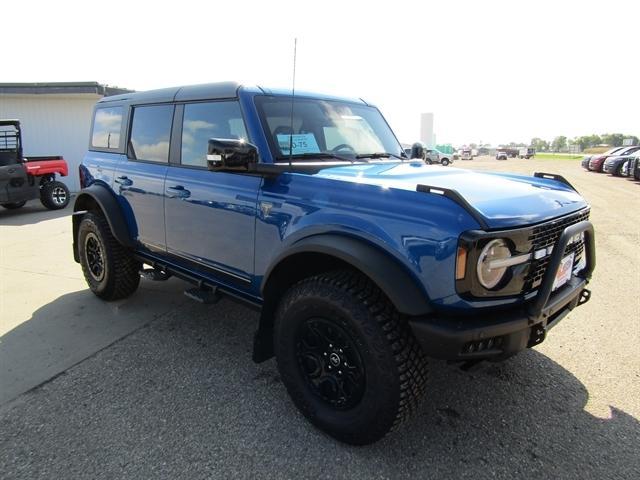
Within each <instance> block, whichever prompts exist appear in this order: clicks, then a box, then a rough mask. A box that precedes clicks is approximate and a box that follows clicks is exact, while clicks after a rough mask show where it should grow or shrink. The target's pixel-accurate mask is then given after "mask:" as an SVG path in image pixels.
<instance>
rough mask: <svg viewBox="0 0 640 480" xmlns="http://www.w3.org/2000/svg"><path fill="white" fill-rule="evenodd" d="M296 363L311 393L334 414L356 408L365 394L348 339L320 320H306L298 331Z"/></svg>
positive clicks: (358, 364)
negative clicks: (331, 408)
mask: <svg viewBox="0 0 640 480" xmlns="http://www.w3.org/2000/svg"><path fill="white" fill-rule="evenodd" d="M295 349H296V359H297V361H298V366H299V368H300V372H301V374H302V376H303V378H304V379H305V381H306V383H307V386H308V387H309V389H310V390H311V392H312V393H313V394H314V395H315V396H316V397H318V398H320V399H321V400H323V401H324V402H325V403H327V404H328V405H330V406H331V407H333V408H335V409H337V410H349V409H351V408H353V407H354V406H356V405H357V404H358V403H359V402H360V400H361V399H362V396H363V395H364V390H365V370H364V364H363V362H362V358H361V356H360V353H359V352H358V349H357V347H356V344H355V342H354V341H353V339H352V338H351V336H350V335H349V334H348V333H347V332H346V331H345V330H344V329H343V328H342V327H339V326H338V325H336V324H335V323H333V322H331V321H329V320H327V319H324V318H310V319H308V320H306V321H305V322H304V323H303V324H302V325H301V326H300V328H299V330H298V332H297V337H296V345H295Z"/></svg>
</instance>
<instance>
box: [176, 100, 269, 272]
mask: <svg viewBox="0 0 640 480" xmlns="http://www.w3.org/2000/svg"><path fill="white" fill-rule="evenodd" d="M177 108H178V109H180V110H178V111H177V112H176V124H177V125H176V128H178V129H179V130H178V131H177V132H176V134H175V135H174V139H175V138H178V139H179V140H178V141H179V142H180V148H172V152H174V155H175V158H172V159H171V165H170V166H169V170H168V172H167V177H166V182H165V195H166V199H165V222H166V232H167V251H168V252H169V253H170V254H172V255H173V256H174V257H176V259H177V260H178V261H180V262H183V263H187V264H190V267H191V268H199V269H201V270H203V271H205V272H207V273H209V274H211V275H212V276H214V277H217V278H218V279H219V280H221V281H223V282H225V283H238V282H239V283H240V284H248V283H249V282H250V281H251V276H252V274H253V254H254V252H253V250H254V230H255V220H256V202H257V196H258V189H259V187H260V183H261V181H262V179H261V178H260V177H258V176H252V175H243V174H240V173H227V172H211V171H209V170H207V159H206V155H207V147H208V140H209V139H210V138H245V139H246V138H247V133H246V130H245V126H244V122H243V120H242V114H241V112H240V107H239V105H238V102H237V101H217V102H201V103H190V104H185V105H179V106H178V107H177Z"/></svg>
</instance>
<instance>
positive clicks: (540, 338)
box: [527, 325, 547, 348]
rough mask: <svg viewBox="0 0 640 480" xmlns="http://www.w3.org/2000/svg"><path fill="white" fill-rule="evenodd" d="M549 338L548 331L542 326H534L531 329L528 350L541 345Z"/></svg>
mask: <svg viewBox="0 0 640 480" xmlns="http://www.w3.org/2000/svg"><path fill="white" fill-rule="evenodd" d="M546 336H547V329H546V328H544V327H543V326H542V325H534V326H533V328H532V329H531V336H530V337H529V343H527V348H531V347H535V346H536V345H540V344H541V343H542V342H544V339H545V338H546Z"/></svg>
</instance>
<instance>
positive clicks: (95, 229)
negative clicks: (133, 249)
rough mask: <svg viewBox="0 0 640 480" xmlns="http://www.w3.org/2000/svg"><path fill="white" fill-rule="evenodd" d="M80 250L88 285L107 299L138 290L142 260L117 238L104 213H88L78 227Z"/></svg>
mask: <svg viewBox="0 0 640 480" xmlns="http://www.w3.org/2000/svg"><path fill="white" fill-rule="evenodd" d="M77 245H78V254H79V257H80V265H81V266H82V273H83V274H84V278H85V280H86V281H87V284H88V285H89V288H90V289H91V291H92V292H93V293H95V294H96V295H97V296H98V297H100V298H102V299H104V300H119V299H121V298H126V297H128V296H129V295H131V294H132V293H133V292H135V291H136V289H137V288H138V285H139V283H140V273H139V272H140V268H141V264H140V262H138V261H136V260H135V259H134V258H133V257H132V256H131V254H130V253H129V251H128V250H127V249H126V248H124V247H123V246H122V245H120V243H118V241H117V240H116V239H115V237H114V236H113V234H112V233H111V229H110V228H109V224H108V223H107V221H106V220H105V219H104V217H102V216H101V215H97V214H94V213H87V214H85V215H84V216H83V217H82V221H81V222H80V225H79V227H78V238H77Z"/></svg>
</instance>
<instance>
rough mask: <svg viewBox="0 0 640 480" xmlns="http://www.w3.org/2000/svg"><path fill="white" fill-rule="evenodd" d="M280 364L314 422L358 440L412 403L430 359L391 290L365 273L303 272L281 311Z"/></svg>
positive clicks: (390, 423)
mask: <svg viewBox="0 0 640 480" xmlns="http://www.w3.org/2000/svg"><path fill="white" fill-rule="evenodd" d="M275 350H276V359H277V362H278V369H279V371H280V375H281V377H282V380H283V383H284V385H285V386H286V388H287V390H288V392H289V394H290V395H291V398H292V399H293V402H294V403H295V404H296V406H297V407H298V409H299V410H300V411H301V412H302V413H303V414H304V415H305V417H307V419H308V420H309V421H310V422H311V423H313V424H314V425H315V426H317V427H318V428H320V429H321V430H323V431H324V432H326V433H328V434H329V435H331V436H332V437H334V438H336V439H338V440H340V441H343V442H346V443H350V444H354V445H365V444H369V443H373V442H375V441H377V440H379V439H380V438H382V437H384V436H385V435H386V434H387V433H388V432H389V431H391V430H392V429H394V428H395V427H396V426H398V425H399V424H400V423H402V421H403V420H405V419H406V418H407V417H408V416H409V415H410V413H411V412H412V411H413V410H415V408H416V406H417V405H418V403H419V402H418V401H419V400H420V398H421V397H422V396H423V394H424V391H425V387H426V378H427V371H426V359H425V356H424V354H423V352H422V350H421V349H420V346H419V345H418V344H417V342H416V340H415V338H414V337H413V334H412V332H411V330H410V329H409V326H408V325H407V324H406V322H404V321H403V320H402V319H401V317H400V315H399V314H398V312H397V311H396V310H395V308H394V307H393V305H392V304H391V302H390V301H389V300H388V299H387V298H386V296H385V295H384V294H383V293H382V292H381V291H380V290H379V289H378V288H377V287H376V286H375V285H374V284H373V283H372V282H371V281H370V280H369V279H368V278H366V277H365V276H363V275H362V274H360V273H357V272H353V271H348V270H341V271H334V272H329V273H325V274H321V275H317V276H315V277H311V278H308V279H305V280H303V281H301V282H299V283H297V284H296V285H294V286H293V287H292V288H291V289H290V290H289V291H288V292H287V293H286V294H285V296H284V298H283V299H282V301H281V302H280V305H279V307H278V310H277V313H276V324H275Z"/></svg>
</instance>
